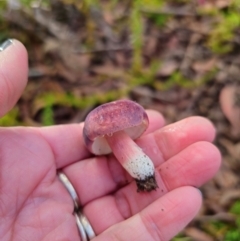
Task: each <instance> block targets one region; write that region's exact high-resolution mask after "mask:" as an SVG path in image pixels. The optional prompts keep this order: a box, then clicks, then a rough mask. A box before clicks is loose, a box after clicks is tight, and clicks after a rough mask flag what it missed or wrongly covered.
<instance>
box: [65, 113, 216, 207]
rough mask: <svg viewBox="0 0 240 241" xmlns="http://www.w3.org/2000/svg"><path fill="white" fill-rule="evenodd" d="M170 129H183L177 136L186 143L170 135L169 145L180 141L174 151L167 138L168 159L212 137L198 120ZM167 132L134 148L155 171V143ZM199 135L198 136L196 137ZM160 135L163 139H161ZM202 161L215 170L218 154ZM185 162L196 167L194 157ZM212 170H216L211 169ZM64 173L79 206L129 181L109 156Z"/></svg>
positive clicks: (160, 158)
mask: <svg viewBox="0 0 240 241" xmlns="http://www.w3.org/2000/svg"><path fill="white" fill-rule="evenodd" d="M184 121H186V123H188V125H186V124H183V123H182V122H184ZM192 122H193V123H192ZM175 125H176V127H175ZM170 126H171V129H179V126H183V127H184V128H185V129H184V128H181V132H184V135H185V139H186V140H183V137H182V135H179V134H178V133H177V131H176V133H175V136H174V135H172V134H171V138H172V140H173V142H178V141H179V142H181V141H182V142H183V143H182V144H178V148H174V147H172V144H171V142H170V141H171V138H170V136H169V137H168V142H169V143H168V145H170V147H168V146H163V148H165V149H169V152H170V153H169V155H168V156H169V157H170V156H174V153H175V152H177V151H179V152H180V151H181V149H184V148H185V146H187V145H191V144H193V143H194V142H196V141H209V140H212V138H213V137H212V135H213V134H211V133H214V129H213V126H212V125H211V124H210V122H209V121H207V120H206V119H204V118H201V117H192V118H188V119H187V120H182V121H180V122H177V123H175V124H172V125H170ZM167 130H169V127H168V126H166V127H163V128H162V129H160V130H157V131H156V132H155V133H152V134H149V135H146V136H144V137H142V138H141V140H139V141H138V144H139V145H140V147H141V148H142V149H143V150H144V152H146V153H147V154H148V156H149V157H150V158H151V159H152V160H153V162H154V165H155V166H156V167H158V166H160V165H161V164H162V163H163V162H164V157H163V154H162V150H161V149H160V147H161V144H160V147H159V145H158V143H159V142H160V143H161V142H162V140H161V138H164V135H167V134H166V133H168V132H167ZM199 131H200V132H201V133H198V132H199ZM209 133H210V135H209ZM161 135H163V137H162V136H161ZM169 135H170V134H169ZM188 138H189V139H188ZM211 148H213V149H214V150H216V148H214V147H212V146H210V147H209V148H207V149H206V150H208V151H210V152H211ZM209 149H210V150H209ZM171 150H172V152H171ZM164 151H165V150H164ZM213 152H214V151H213ZM205 155H206V156H205ZM202 157H203V158H202V160H201V161H202V164H201V165H206V167H207V166H208V165H209V163H208V162H207V161H208V160H209V162H210V163H215V162H216V166H217V165H218V163H219V162H220V161H219V159H220V158H219V152H218V151H216V154H215V156H214V155H213V156H212V157H214V158H215V159H212V160H211V159H209V156H208V154H207V153H203V154H202ZM188 160H189V163H190V164H189V165H190V166H191V167H193V168H194V167H195V166H194V165H195V164H196V163H194V161H193V160H195V155H194V153H192V154H191V155H189V159H188ZM167 163H168V162H167ZM196 168H198V167H196ZM215 169H217V168H216V167H215ZM215 169H214V167H213V170H214V171H216V170H215ZM64 172H65V173H66V174H67V175H68V177H69V179H70V180H71V182H72V183H73V185H74V186H75V187H76V189H77V191H78V194H79V195H80V200H81V202H82V204H85V203H87V202H89V201H91V200H94V199H96V198H99V197H101V196H103V195H106V194H109V193H111V192H114V191H116V190H117V189H119V188H120V187H123V186H125V185H126V184H127V183H128V182H130V181H132V178H130V177H129V175H128V174H127V173H126V171H125V170H124V169H123V168H122V166H121V165H120V163H119V162H118V161H117V160H116V159H115V158H114V157H113V156H109V159H107V158H106V157H101V158H100V159H99V158H92V159H89V160H85V161H82V162H80V163H75V164H74V165H71V166H69V167H67V168H66V169H64ZM209 175H210V174H209ZM210 176H211V175H210ZM96 180H97V181H96ZM160 181H161V179H160V180H159V182H160ZM203 181H206V180H205V179H203ZM86 182H87V185H85V183H86ZM131 185H132V188H134V189H136V186H135V183H133V184H131ZM159 185H160V184H159ZM165 191H166V190H165ZM165 191H164V192H165ZM164 192H163V193H164ZM153 193H154V192H153Z"/></svg>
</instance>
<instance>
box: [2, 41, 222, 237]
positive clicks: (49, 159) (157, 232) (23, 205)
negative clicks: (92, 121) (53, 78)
mask: <svg viewBox="0 0 240 241" xmlns="http://www.w3.org/2000/svg"><path fill="white" fill-rule="evenodd" d="M26 80H27V53H26V50H25V48H24V47H23V46H22V44H21V43H19V42H18V41H16V40H14V41H13V44H11V45H10V46H9V47H8V48H6V49H5V50H4V51H2V52H0V103H1V105H0V115H1V116H3V115H4V114H5V113H7V111H9V110H10V109H11V108H12V107H13V106H14V104H15V103H16V101H17V99H18V98H19V96H20V95H21V93H22V91H23V89H24V87H25V85H26ZM148 115H149V120H150V125H149V128H148V130H147V131H146V133H145V135H144V136H143V137H141V138H140V139H139V140H137V143H138V145H139V146H140V147H141V148H142V149H143V150H144V151H145V152H146V154H147V155H148V156H149V157H150V158H151V159H152V161H153V162H154V165H155V167H156V179H157V182H158V186H159V188H158V189H157V190H156V191H152V192H150V193H137V192H136V184H135V182H134V181H133V180H132V179H131V178H130V176H129V175H128V174H127V173H126V171H125V170H124V169H123V168H122V167H121V165H120V164H119V162H118V161H117V160H116V159H115V158H114V156H113V155H109V156H100V157H96V156H92V155H91V154H90V153H89V152H88V151H87V149H86V148H85V146H84V143H83V139H82V128H83V124H71V125H60V126H53V127H43V128H34V127H11V128H0V219H1V223H0V240H3V241H5V240H6V241H7V240H20V241H21V240H24V241H27V240H31V241H32V240H34V241H40V240H41V241H43V240H45V241H46V240H51V241H53V240H58V241H60V240H61V241H65V240H73V241H75V240H76V241H79V240H80V237H79V234H78V230H77V226H76V221H75V217H74V216H73V214H72V213H73V202H72V199H71V198H70V195H69V194H68V192H67V191H66V190H65V188H64V186H63V185H62V183H61V182H60V181H59V179H58V177H57V170H58V169H62V171H63V172H64V173H65V174H66V175H67V176H68V178H69V180H70V181H71V183H72V184H73V186H74V188H75V189H76V191H77V194H78V196H79V199H80V203H81V205H82V206H83V212H84V214H85V215H86V217H87V218H88V219H89V221H90V223H91V225H92V227H93V229H94V231H95V233H96V235H97V236H96V237H95V238H94V239H93V240H94V241H103V240H104V241H116V240H122V241H124V240H126V241H128V240H131V241H133V240H138V241H146V240H148V241H151V240H154V241H156V240H161V241H166V240H170V239H171V238H172V237H174V236H175V235H176V234H177V233H178V232H179V231H181V230H182V229H183V228H184V227H185V226H186V225H187V224H188V223H189V222H190V221H191V220H192V219H193V217H194V216H195V215H196V214H197V212H198V210H199V208H200V206H201V199H202V197H201V194H200V192H199V191H198V189H197V188H198V187H200V186H201V185H202V184H204V183H205V182H207V181H208V180H209V179H211V178H212V177H213V175H214V174H215V173H216V171H217V170H218V168H219V166H220V162H221V156H220V153H219V151H218V150H217V148H216V147H215V146H214V145H212V144H211V143H210V142H211V141H212V140H213V139H214V136H215V130H214V127H213V125H212V124H211V123H210V122H209V121H208V120H206V119H204V118H202V117H190V118H187V119H184V120H181V121H179V122H176V123H174V124H171V125H168V126H164V119H163V117H162V116H161V114H159V113H157V112H155V111H148Z"/></svg>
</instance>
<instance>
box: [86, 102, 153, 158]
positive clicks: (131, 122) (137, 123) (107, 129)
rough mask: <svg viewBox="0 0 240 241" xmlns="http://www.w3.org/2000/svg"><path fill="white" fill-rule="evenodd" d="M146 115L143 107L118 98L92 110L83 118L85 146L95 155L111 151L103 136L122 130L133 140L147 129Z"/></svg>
mask: <svg viewBox="0 0 240 241" xmlns="http://www.w3.org/2000/svg"><path fill="white" fill-rule="evenodd" d="M148 124H149V120H148V116H147V114H146V112H145V110H144V108H143V107H142V106H141V105H139V104H137V103H136V102H134V101H131V100H118V101H113V102H109V103H106V104H103V105H101V106H99V107H97V108H96V109H94V110H92V111H91V112H90V113H89V114H88V116H87V117H86V120H85V125H84V128H83V137H84V141H85V144H86V146H87V148H88V149H89V150H90V152H92V153H93V154H95V155H104V154H109V153H111V152H112V150H111V148H110V146H109V145H108V142H107V140H106V139H105V138H104V136H106V135H107V136H112V135H114V133H115V132H118V131H124V132H125V133H126V134H128V136H129V137H130V138H131V139H133V140H135V139H137V138H139V137H140V136H141V135H142V134H143V132H144V131H145V130H146V129H147V127H148Z"/></svg>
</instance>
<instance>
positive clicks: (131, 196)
mask: <svg viewBox="0 0 240 241" xmlns="http://www.w3.org/2000/svg"><path fill="white" fill-rule="evenodd" d="M220 162H221V156H220V153H219V151H218V149H217V148H216V147H215V146H213V145H212V144H211V143H208V142H198V143H194V144H192V145H190V146H189V147H187V148H185V149H184V150H183V151H182V152H180V153H179V154H177V155H175V156H173V157H172V158H170V159H169V160H168V161H167V162H165V163H163V164H162V165H160V167H158V168H157V170H156V179H157V182H158V186H159V188H158V189H157V190H156V191H152V192H150V193H138V192H136V184H135V183H134V182H131V183H130V184H129V185H126V186H125V187H123V188H121V189H119V190H118V191H117V192H116V193H115V194H113V195H109V196H105V197H102V198H101V197H100V198H98V199H95V200H93V201H92V202H91V206H90V207H88V205H87V207H88V208H87V209H86V210H87V212H88V213H87V215H88V217H89V219H90V222H92V221H94V220H91V217H94V215H97V216H98V217H101V216H107V215H108V219H106V220H105V219H104V220H102V222H101V223H99V224H98V225H97V223H96V228H98V229H99V230H101V231H103V230H105V229H106V228H108V227H110V226H112V225H114V224H116V223H118V222H119V221H121V220H122V219H127V218H129V217H131V216H132V215H134V214H136V213H138V212H141V211H142V210H143V209H144V208H146V207H147V206H148V205H150V204H151V203H152V202H154V201H156V200H157V199H158V198H161V197H162V196H164V195H166V194H167V193H168V192H171V191H172V190H174V189H176V188H179V187H181V186H190V185H191V186H195V187H199V186H200V185H202V184H203V183H205V182H206V181H208V180H209V179H210V178H212V176H213V175H214V174H215V173H216V172H217V170H218V168H219V166H220ZM70 178H71V176H70ZM89 182H90V181H89ZM100 182H101V180H97V182H96V183H94V182H93V183H94V184H95V190H96V192H98V189H101V185H100V184H98V183H100ZM77 184H78V183H75V184H74V185H76V186H77ZM78 185H81V184H78ZM91 185H93V184H91V183H87V187H88V190H90V189H93V186H92V187H91ZM106 185H107V183H106ZM79 195H80V198H82V197H84V196H83V193H81V192H79ZM86 195H87V194H86ZM91 210H92V211H94V213H91ZM113 213H114V215H112V214H113Z"/></svg>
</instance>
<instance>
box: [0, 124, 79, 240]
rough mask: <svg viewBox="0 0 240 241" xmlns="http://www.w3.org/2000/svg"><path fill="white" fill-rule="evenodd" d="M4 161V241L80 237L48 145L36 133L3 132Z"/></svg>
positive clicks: (70, 204) (2, 235)
mask: <svg viewBox="0 0 240 241" xmlns="http://www.w3.org/2000/svg"><path fill="white" fill-rule="evenodd" d="M1 157H2V158H1V184H2V186H1V217H3V218H4V219H3V220H4V222H3V225H2V226H1V233H0V236H1V240H10V239H11V240H36V241H37V240H45V239H46V240H57V237H59V238H60V237H61V238H64V237H65V238H66V237H69V235H70V234H71V235H72V234H74V233H75V236H77V232H76V229H75V225H73V223H74V219H73V218H72V215H71V213H72V203H71V200H70V198H69V197H68V196H67V195H65V190H64V188H63V187H62V185H61V184H60V183H59V181H58V179H57V177H56V165H55V160H54V156H53V153H52V151H51V148H50V146H49V145H48V143H47V142H46V141H45V140H44V139H43V138H42V137H41V136H39V135H37V134H36V133H35V132H34V131H29V130H27V131H25V130H24V129H22V128H17V129H13V130H11V131H9V130H2V131H1ZM66 235H67V236H66ZM52 237H54V239H53V238H52ZM73 240H74V239H73ZM76 240H77V239H76Z"/></svg>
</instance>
